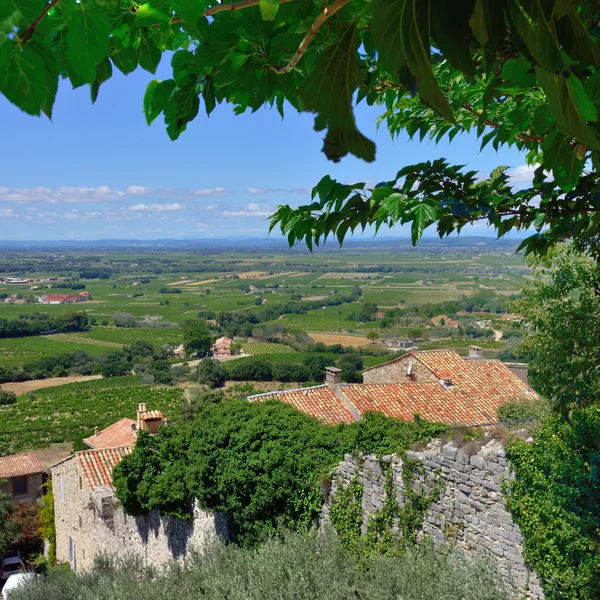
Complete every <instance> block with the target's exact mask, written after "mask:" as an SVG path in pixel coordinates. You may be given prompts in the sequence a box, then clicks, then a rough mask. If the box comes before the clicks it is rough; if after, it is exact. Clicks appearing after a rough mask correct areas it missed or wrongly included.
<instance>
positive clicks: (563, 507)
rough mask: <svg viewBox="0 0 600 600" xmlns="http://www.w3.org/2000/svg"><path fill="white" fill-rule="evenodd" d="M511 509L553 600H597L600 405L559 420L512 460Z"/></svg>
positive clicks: (515, 449)
mask: <svg viewBox="0 0 600 600" xmlns="http://www.w3.org/2000/svg"><path fill="white" fill-rule="evenodd" d="M507 456H508V458H509V459H510V462H511V465H512V467H513V469H514V470H515V473H516V480H515V481H513V482H512V483H511V484H510V486H509V493H508V496H507V506H508V508H509V510H510V511H511V513H512V515H513V519H514V520H515V521H516V523H517V524H518V525H519V527H520V528H521V531H522V532H523V535H524V538H525V556H526V559H527V561H528V562H529V564H531V566H532V567H533V568H534V569H535V572H536V573H537V575H538V577H539V578H540V580H541V582H542V585H543V587H544V591H545V593H546V598H548V600H563V599H569V600H570V599H573V600H575V599H577V600H579V599H580V600H593V599H598V598H600V587H599V586H598V581H599V580H600V537H599V535H598V532H599V531H600V511H599V510H598V498H600V407H598V406H597V405H596V406H591V407H588V408H580V409H575V410H574V411H573V412H572V414H571V417H570V418H569V419H568V420H565V419H562V418H561V417H560V416H558V415H555V416H553V417H551V418H549V419H547V420H546V421H545V422H544V423H543V425H542V426H541V427H540V428H539V429H538V430H537V431H536V433H535V434H534V441H533V443H531V444H527V443H525V442H521V441H519V442H515V443H513V444H511V446H510V448H509V452H508V454H507Z"/></svg>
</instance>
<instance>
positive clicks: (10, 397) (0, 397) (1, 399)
mask: <svg viewBox="0 0 600 600" xmlns="http://www.w3.org/2000/svg"><path fill="white" fill-rule="evenodd" d="M16 401H17V395H16V394H15V393H14V392H7V391H6V390H0V406H7V405H8V404H14V403H15V402H16Z"/></svg>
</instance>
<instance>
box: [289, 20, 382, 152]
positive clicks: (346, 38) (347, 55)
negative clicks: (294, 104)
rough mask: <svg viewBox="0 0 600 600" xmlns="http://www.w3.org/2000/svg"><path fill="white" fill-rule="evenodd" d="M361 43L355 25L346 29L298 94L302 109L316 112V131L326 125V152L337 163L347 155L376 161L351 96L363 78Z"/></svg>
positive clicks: (319, 62)
mask: <svg viewBox="0 0 600 600" xmlns="http://www.w3.org/2000/svg"><path fill="white" fill-rule="evenodd" d="M358 44H359V38H358V34H357V31H356V26H355V25H352V26H349V27H347V28H346V29H345V30H343V31H342V33H341V34H340V36H339V38H338V39H337V40H336V41H335V42H334V43H333V44H330V45H329V46H327V47H326V48H325V49H324V50H323V51H322V52H321V53H320V54H319V56H318V58H317V61H316V63H315V67H314V69H313V70H312V71H311V72H310V74H309V75H308V77H307V78H306V79H305V80H304V82H303V83H302V84H301V85H300V87H299V88H298V92H297V93H298V98H299V101H300V105H301V107H302V109H303V110H306V111H310V112H314V113H317V118H316V119H315V128H316V129H317V130H319V129H322V128H323V127H324V126H325V125H326V126H327V128H328V129H327V135H326V137H325V143H324V146H323V151H324V152H325V155H326V156H327V158H329V159H330V160H333V161H334V162H338V161H339V160H340V159H341V158H342V157H344V156H345V155H346V154H347V153H348V152H351V153H352V154H354V156H356V157H358V158H362V159H363V160H366V161H367V162H372V161H373V160H375V144H374V143H373V142H372V141H371V140H369V139H368V138H366V137H365V136H364V135H363V134H362V133H360V131H358V129H357V127H356V120H355V118H354V113H353V110H352V96H353V94H354V92H355V90H356V88H357V87H358V85H359V83H360V81H361V77H362V74H361V70H360V67H359V64H358V60H357V57H356V52H357V49H358Z"/></svg>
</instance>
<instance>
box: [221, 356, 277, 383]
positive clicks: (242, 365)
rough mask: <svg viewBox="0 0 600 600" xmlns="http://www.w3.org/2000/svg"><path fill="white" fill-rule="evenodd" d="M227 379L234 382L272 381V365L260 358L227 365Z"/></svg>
mask: <svg viewBox="0 0 600 600" xmlns="http://www.w3.org/2000/svg"><path fill="white" fill-rule="evenodd" d="M227 379H233V380H234V381H272V380H273V369H272V366H271V363H270V362H268V361H266V360H262V359H260V358H252V359H248V360H243V361H239V362H232V363H229V364H228V365H227Z"/></svg>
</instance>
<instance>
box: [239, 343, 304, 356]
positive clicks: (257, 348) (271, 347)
mask: <svg viewBox="0 0 600 600" xmlns="http://www.w3.org/2000/svg"><path fill="white" fill-rule="evenodd" d="M242 350H243V351H244V354H247V355H248V356H256V355H263V354H269V355H270V354H282V353H288V352H290V353H293V352H296V350H294V349H293V348H290V346H286V345H285V344H271V343H269V342H254V343H251V344H243V346H242Z"/></svg>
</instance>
